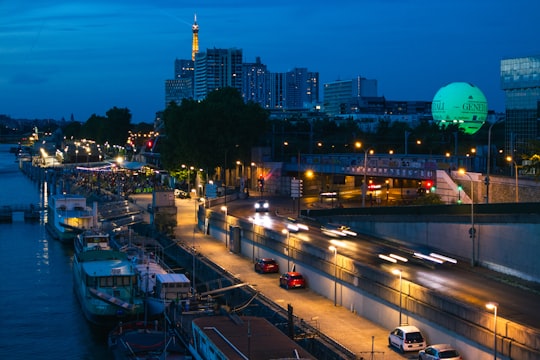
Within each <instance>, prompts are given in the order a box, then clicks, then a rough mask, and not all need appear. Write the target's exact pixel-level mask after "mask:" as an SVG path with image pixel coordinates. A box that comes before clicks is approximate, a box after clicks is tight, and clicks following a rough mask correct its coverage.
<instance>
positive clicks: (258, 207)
mask: <svg viewBox="0 0 540 360" xmlns="http://www.w3.org/2000/svg"><path fill="white" fill-rule="evenodd" d="M268 211H270V204H269V203H268V200H258V201H257V202H255V212H268Z"/></svg>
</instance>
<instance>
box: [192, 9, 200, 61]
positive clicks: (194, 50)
mask: <svg viewBox="0 0 540 360" xmlns="http://www.w3.org/2000/svg"><path fill="white" fill-rule="evenodd" d="M191 30H192V31H193V42H192V44H191V60H192V61H195V54H196V53H198V52H199V25H198V24H197V14H195V17H194V22H193V25H192V26H191Z"/></svg>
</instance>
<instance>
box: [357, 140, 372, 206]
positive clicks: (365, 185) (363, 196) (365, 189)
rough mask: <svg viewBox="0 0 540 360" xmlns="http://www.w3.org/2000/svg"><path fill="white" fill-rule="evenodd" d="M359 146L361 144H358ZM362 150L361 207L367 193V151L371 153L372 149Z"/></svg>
mask: <svg viewBox="0 0 540 360" xmlns="http://www.w3.org/2000/svg"><path fill="white" fill-rule="evenodd" d="M360 146H362V145H361V144H360ZM363 150H364V182H363V183H362V207H365V206H366V193H367V160H368V152H369V153H370V154H373V149H370V148H368V149H363Z"/></svg>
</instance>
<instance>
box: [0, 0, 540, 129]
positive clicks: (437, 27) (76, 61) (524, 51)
mask: <svg viewBox="0 0 540 360" xmlns="http://www.w3.org/2000/svg"><path fill="white" fill-rule="evenodd" d="M0 11H2V14H3V15H4V19H3V20H4V21H3V22H2V23H1V24H0V28H1V29H2V32H1V34H2V35H0V51H1V52H2V57H1V58H0V69H2V71H0V93H2V100H1V101H0V114H4V115H8V116H11V117H13V118H30V119H33V118H40V119H42V118H51V119H57V120H59V119H61V118H65V119H66V120H69V119H70V117H71V114H73V115H74V117H75V119H76V120H78V121H86V120H87V119H88V118H89V117H90V116H91V115H92V114H96V115H104V114H105V113H106V112H107V111H108V110H109V109H110V108H112V107H114V106H116V107H120V108H124V107H126V108H128V109H129V110H130V111H131V114H132V116H133V119H132V122H134V123H138V122H152V121H153V120H154V115H155V113H156V112H157V111H160V110H163V99H164V82H165V80H166V79H170V78H172V76H173V72H174V60H175V59H176V58H178V59H189V58H191V44H192V31H191V26H192V24H193V17H194V15H195V14H197V23H198V25H199V51H201V52H204V51H205V50H206V49H207V48H214V47H215V48H238V49H242V50H243V61H244V62H254V61H255V58H256V57H260V58H261V61H262V62H263V63H264V64H266V65H267V67H268V70H269V71H272V72H286V71H289V70H291V69H293V68H295V67H305V68H307V69H309V70H310V71H315V72H319V74H320V84H321V89H322V87H323V85H324V84H325V83H329V82H334V81H336V80H350V79H352V78H354V77H357V76H363V77H366V78H369V79H376V80H377V81H378V84H379V85H378V89H379V95H380V96H385V97H386V98H387V99H388V100H422V101H431V100H432V99H433V96H434V95H435V93H436V92H437V90H438V89H439V88H441V87H443V86H444V85H446V84H448V83H450V82H455V81H466V82H470V83H472V84H474V85H476V86H477V87H478V88H480V89H481V90H482V92H483V93H484V94H485V96H486V98H487V101H488V108H489V109H490V110H495V111H498V112H500V111H504V92H503V91H502V90H501V86H500V62H501V60H502V59H504V58H511V57H522V56H529V55H538V54H539V53H540V46H539V45H538V41H537V38H536V37H537V34H538V33H540V31H539V30H540V23H538V22H537V21H535V20H536V19H535V16H536V14H538V13H539V11H540V3H536V2H530V1H527V0H516V1H512V2H510V1H507V0H498V1H483V0H478V1H473V2H470V1H465V0H458V1H453V2H448V4H437V3H434V2H430V1H426V0H410V1H396V0H379V1H354V0H348V1H341V2H340V3H338V4H335V6H333V7H328V6H327V5H326V3H323V2H320V1H315V2H313V1H311V2H309V1H297V2H294V3H290V2H285V1H277V2H276V1H274V2H272V3H270V2H257V3H256V4H252V3H251V2H249V1H242V0H237V1H235V2H234V3H229V2H220V1H215V2H211V1H206V2H193V3H192V4H190V5H189V6H186V5H182V4H176V3H173V2H170V1H163V0H162V1H157V2H154V3H150V2H147V1H135V2H130V3H122V2H114V1H113V2H110V1H109V2H101V1H97V2H96V1H93V2H88V3H77V4H75V3H72V2H66V1H59V0H58V1H52V2H48V3H47V5H46V6H44V5H42V3H41V2H40V1H38V0H31V1H28V2H24V4H23V3H19V2H15V1H14V0H8V2H5V3H2V4H0ZM322 100H323V92H322V91H321V95H320V101H321V102H322Z"/></svg>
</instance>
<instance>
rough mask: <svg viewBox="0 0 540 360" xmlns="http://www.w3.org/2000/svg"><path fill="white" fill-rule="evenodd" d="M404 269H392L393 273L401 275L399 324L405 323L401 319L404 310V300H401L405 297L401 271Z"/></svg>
mask: <svg viewBox="0 0 540 360" xmlns="http://www.w3.org/2000/svg"><path fill="white" fill-rule="evenodd" d="M402 272H403V271H401V269H394V270H392V274H394V275H399V326H401V325H403V322H402V321H401V314H402V312H403V310H402V309H403V307H402V302H401V298H402V297H403V296H402V293H403V291H402V290H403V288H402V285H403V282H402V279H403V278H402V276H401V273H402Z"/></svg>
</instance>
